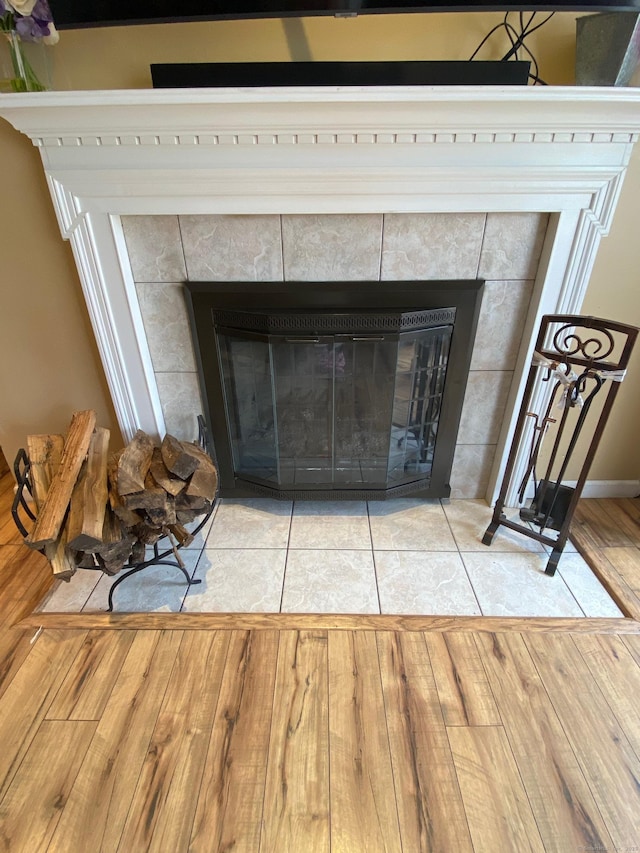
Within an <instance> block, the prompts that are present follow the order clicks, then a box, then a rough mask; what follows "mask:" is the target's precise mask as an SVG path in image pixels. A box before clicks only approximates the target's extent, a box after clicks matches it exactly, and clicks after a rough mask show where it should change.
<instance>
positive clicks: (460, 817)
mask: <svg viewBox="0 0 640 853" xmlns="http://www.w3.org/2000/svg"><path fill="white" fill-rule="evenodd" d="M377 644H378V654H379V658H380V669H381V673H382V686H383V691H384V700H385V711H386V717H387V729H388V733H389V743H390V746H391V758H392V764H393V776H394V780H395V789H396V802H397V807H398V817H399V822H400V834H401V837H402V848H403V850H412V851H413V850H415V851H430V850H445V849H451V850H456V851H471V850H472V849H473V848H472V845H471V838H470V836H469V828H468V825H467V820H466V816H465V812H464V807H463V804H462V797H461V795H460V788H459V786H458V780H457V777H456V773H455V768H454V765H453V759H452V755H451V749H450V747H449V741H448V739H447V735H446V732H445V727H444V723H443V718H442V710H441V707H440V704H439V702H438V694H437V690H436V686H435V681H434V678H433V673H432V671H431V666H430V662H429V656H428V654H427V650H426V646H425V642H424V638H423V637H422V636H421V635H420V634H392V633H379V634H378V635H377Z"/></svg>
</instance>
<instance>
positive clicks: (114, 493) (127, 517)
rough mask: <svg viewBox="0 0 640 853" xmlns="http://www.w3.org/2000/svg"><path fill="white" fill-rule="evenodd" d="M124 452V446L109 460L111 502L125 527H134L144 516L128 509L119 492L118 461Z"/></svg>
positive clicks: (108, 472)
mask: <svg viewBox="0 0 640 853" xmlns="http://www.w3.org/2000/svg"><path fill="white" fill-rule="evenodd" d="M123 453H124V448H123V449H122V450H118V451H116V452H115V453H112V454H111V456H110V457H109V460H108V462H107V480H108V488H109V504H110V505H111V509H112V510H113V511H114V513H115V514H116V515H117V516H118V518H119V519H120V521H121V522H122V523H123V524H124V526H125V527H134V526H135V525H136V524H138V523H139V522H141V521H142V517H141V516H140V515H138V514H137V513H135V512H133V510H131V509H128V508H127V506H126V505H125V502H124V499H123V498H121V497H120V495H119V493H118V463H119V462H120V457H121V456H122V454H123Z"/></svg>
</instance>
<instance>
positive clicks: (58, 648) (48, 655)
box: [0, 631, 85, 798]
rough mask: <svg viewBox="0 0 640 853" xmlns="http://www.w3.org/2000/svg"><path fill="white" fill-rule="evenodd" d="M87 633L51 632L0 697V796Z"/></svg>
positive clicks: (38, 641) (39, 642) (36, 646)
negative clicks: (0, 747)
mask: <svg viewBox="0 0 640 853" xmlns="http://www.w3.org/2000/svg"><path fill="white" fill-rule="evenodd" d="M84 637H85V635H84V634H83V633H82V632H75V631H74V632H68V633H63V632H59V631H49V632H47V633H45V634H42V635H41V636H40V637H39V638H38V639H37V640H36V641H35V642H34V643H33V644H32V646H31V651H30V653H29V655H28V657H27V658H26V660H25V662H24V663H23V665H22V666H21V667H20V669H19V671H18V672H17V673H16V675H15V676H14V678H13V680H12V681H11V683H10V684H9V686H8V687H7V689H6V691H5V693H4V695H3V696H2V699H0V744H2V749H0V798H2V796H4V794H5V793H6V790H7V788H8V786H9V784H10V783H11V780H12V779H13V777H14V775H15V773H16V770H17V769H18V767H19V766H20V762H21V761H22V759H23V757H24V755H25V753H26V752H27V750H28V749H29V746H30V745H31V741H32V740H33V738H34V737H35V735H36V733H37V731H38V728H39V727H40V725H41V723H42V721H43V720H44V717H45V714H46V712H47V709H48V707H49V703H50V702H51V700H52V699H53V697H54V696H55V694H56V693H57V691H58V688H59V686H60V684H61V683H62V681H63V680H64V677H65V676H66V674H67V671H68V669H69V666H70V665H71V661H72V660H73V659H74V657H75V656H76V655H77V653H78V651H79V650H80V647H81V646H82V643H83V641H84Z"/></svg>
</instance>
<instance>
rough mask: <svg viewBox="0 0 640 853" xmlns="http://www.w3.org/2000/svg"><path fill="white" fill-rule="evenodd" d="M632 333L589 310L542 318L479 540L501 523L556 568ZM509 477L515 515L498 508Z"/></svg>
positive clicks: (486, 538) (488, 537)
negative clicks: (572, 476) (572, 475)
mask: <svg viewBox="0 0 640 853" xmlns="http://www.w3.org/2000/svg"><path fill="white" fill-rule="evenodd" d="M637 335H638V329H637V328H636V327H634V326H628V325H625V324H623V323H614V322H609V321H606V320H600V319H598V318H595V317H580V316H575V315H570V314H548V315H545V316H544V317H543V318H542V321H541V325H540V329H539V332H538V337H537V340H536V345H535V350H534V353H533V358H532V362H531V366H530V368H529V374H528V377H527V382H526V385H525V390H524V396H523V399H522V404H521V406H520V412H519V414H518V420H517V423H516V428H515V432H514V436H513V441H512V444H511V450H510V452H509V458H508V460H507V467H506V470H505V473H504V477H503V480H502V487H501V489H500V494H499V496H498V500H497V501H496V504H495V507H494V511H493V517H492V519H491V523H490V524H489V526H488V528H487V530H486V532H485V534H484V537H483V539H482V541H483V543H484V544H485V545H491V543H492V541H493V538H494V536H495V534H496V531H497V530H498V528H499V527H500V526H501V525H502V526H503V527H507V528H509V529H510V530H515V531H516V532H517V533H520V534H522V535H523V536H528V537H529V538H531V539H535V540H536V541H537V542H541V543H542V544H543V545H546V546H548V547H549V548H551V554H550V556H549V560H548V562H547V565H546V568H545V573H546V574H548V575H554V574H555V572H556V569H557V567H558V561H559V559H560V557H561V555H562V552H563V550H564V547H565V545H566V542H567V539H568V537H569V532H570V527H571V521H572V519H573V514H574V512H575V509H576V506H577V504H578V500H579V499H580V496H581V494H582V490H583V487H584V484H585V481H586V479H587V475H588V473H589V468H590V467H591V463H592V461H593V457H594V455H595V452H596V449H597V447H598V444H599V442H600V439H601V437H602V433H603V431H604V428H605V424H606V422H607V419H608V417H609V414H610V412H611V408H612V406H613V402H614V399H615V397H616V395H617V393H618V390H619V387H620V383H621V382H622V380H623V379H624V376H625V373H626V369H627V365H628V363H629V358H630V356H631V352H632V350H633V346H634V343H635V340H636V337H637ZM603 389H604V391H606V393H601V392H603ZM599 395H600V396H599ZM545 439H548V440H547V441H545ZM526 446H528V447H529V453H528V463H527V465H526V468H525V470H524V472H523V473H520V472H518V471H516V463H517V460H518V458H520V455H521V454H520V450H521V448H522V447H526ZM570 464H572V466H573V470H574V471H575V468H576V466H578V465H579V466H580V468H579V473H578V477H577V480H575V481H571V483H569V482H566V480H565V478H566V476H567V471H568V470H569V465H570ZM539 469H540V470H543V474H542V476H541V477H540V478H539V477H538V470H539ZM514 485H517V488H518V502H519V504H520V512H519V519H518V520H510V519H508V518H507V517H506V516H505V514H504V507H505V501H506V498H507V495H508V494H509V493H510V492H511V489H512V487H513V486H514ZM528 496H530V497H528ZM527 501H529V503H528V505H527ZM552 531H556V532H557V535H556V536H554V535H552Z"/></svg>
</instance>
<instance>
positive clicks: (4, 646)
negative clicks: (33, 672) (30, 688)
mask: <svg viewBox="0 0 640 853" xmlns="http://www.w3.org/2000/svg"><path fill="white" fill-rule="evenodd" d="M31 635H32V632H29V631H18V630H14V631H6V630H5V631H0V698H2V695H3V693H4V692H5V690H6V689H7V687H8V686H9V685H10V684H11V681H12V679H13V678H14V676H15V675H16V674H17V673H18V672H19V671H20V668H21V666H22V664H23V663H24V662H25V660H26V659H27V657H28V655H29V652H30V651H31V645H32V644H31V642H30V639H31Z"/></svg>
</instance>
